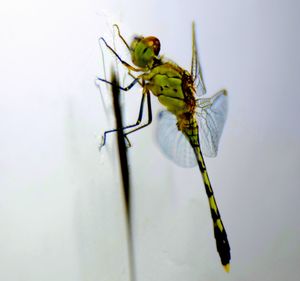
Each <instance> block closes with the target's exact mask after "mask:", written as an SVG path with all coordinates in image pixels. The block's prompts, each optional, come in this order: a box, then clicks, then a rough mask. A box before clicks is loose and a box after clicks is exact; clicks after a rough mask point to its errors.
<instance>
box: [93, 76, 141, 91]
mask: <svg viewBox="0 0 300 281" xmlns="http://www.w3.org/2000/svg"><path fill="white" fill-rule="evenodd" d="M134 78H135V77H134ZM97 80H99V81H101V82H104V83H107V84H110V85H113V83H112V82H110V81H108V80H106V79H103V78H99V77H97ZM139 80H140V79H139V78H138V77H137V78H135V79H134V80H133V81H132V82H131V83H130V84H129V85H128V86H127V87H121V86H119V89H120V90H122V91H125V92H126V91H129V90H130V89H131V88H132V87H133V86H134V85H135V84H136V83H137V82H139Z"/></svg>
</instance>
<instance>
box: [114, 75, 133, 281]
mask: <svg viewBox="0 0 300 281" xmlns="http://www.w3.org/2000/svg"><path fill="white" fill-rule="evenodd" d="M111 76H112V80H111V81H112V82H111V85H112V93H113V101H114V109H115V116H116V128H123V122H122V114H121V109H120V103H119V96H120V86H119V81H118V79H117V77H116V74H115V72H114V71H112V75H111ZM117 138H118V149H119V157H120V166H121V173H122V181H123V190H124V198H125V209H126V219H127V225H128V228H127V232H128V252H129V271H130V277H131V278H130V280H132V281H135V280H136V278H135V262H134V248H133V238H132V224H131V201H130V180H129V169H128V161H127V153H126V152H127V151H126V150H127V148H126V144H125V138H124V132H123V130H117Z"/></svg>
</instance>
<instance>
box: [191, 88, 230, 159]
mask: <svg viewBox="0 0 300 281" xmlns="http://www.w3.org/2000/svg"><path fill="white" fill-rule="evenodd" d="M227 107H228V105H227V92H226V90H221V91H219V92H218V93H217V94H215V95H214V96H212V97H211V98H200V99H198V100H197V109H196V118H197V121H198V125H199V135H200V146H201V150H202V152H203V154H204V155H205V156H207V157H215V156H217V154H218V146H219V141H220V137H221V135H222V132H223V128H224V124H225V120H226V116H227Z"/></svg>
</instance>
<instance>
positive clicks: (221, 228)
mask: <svg viewBox="0 0 300 281" xmlns="http://www.w3.org/2000/svg"><path fill="white" fill-rule="evenodd" d="M216 224H217V226H218V228H219V229H220V230H221V231H222V232H223V224H222V222H221V220H220V219H217V221H216Z"/></svg>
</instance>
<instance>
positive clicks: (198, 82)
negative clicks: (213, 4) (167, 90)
mask: <svg viewBox="0 0 300 281" xmlns="http://www.w3.org/2000/svg"><path fill="white" fill-rule="evenodd" d="M191 75H192V78H193V81H194V85H195V87H196V93H197V96H199V97H200V96H203V95H204V94H205V93H206V87H205V84H204V80H203V75H202V70H201V65H200V61H199V56H198V49H197V42H196V32H195V22H193V25H192V64H191Z"/></svg>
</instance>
